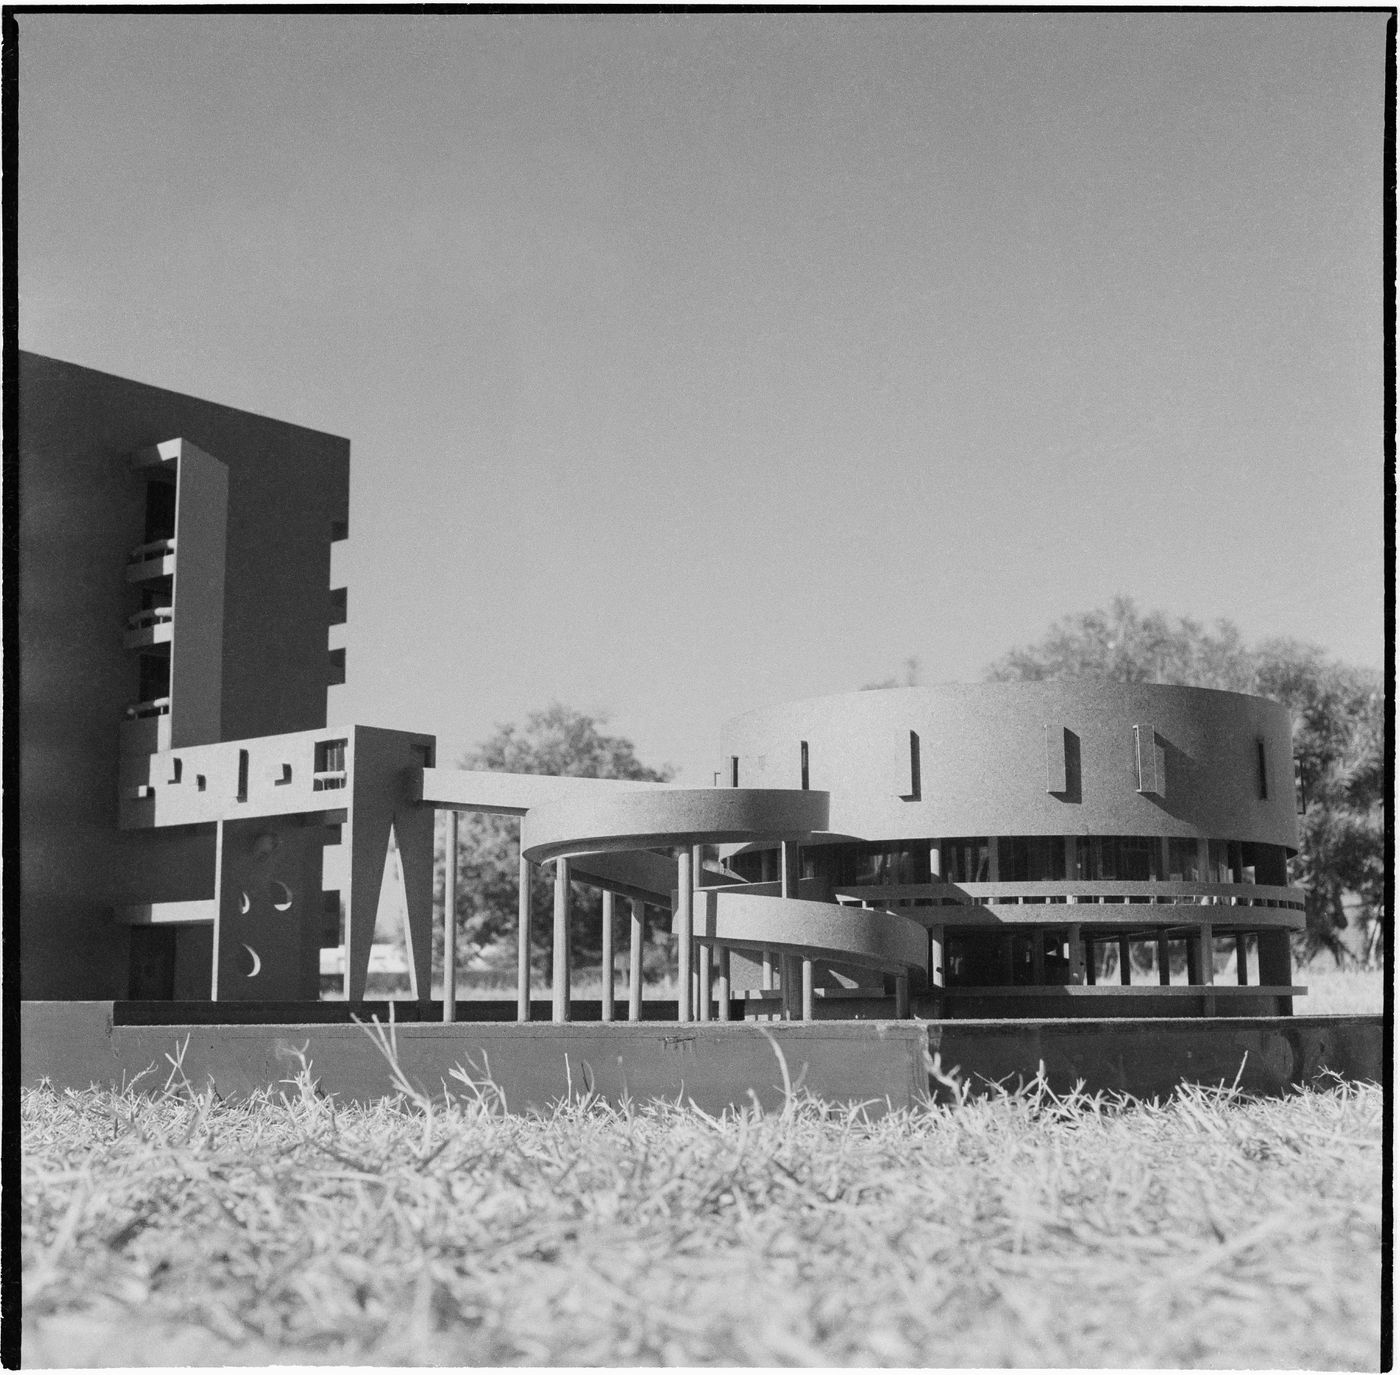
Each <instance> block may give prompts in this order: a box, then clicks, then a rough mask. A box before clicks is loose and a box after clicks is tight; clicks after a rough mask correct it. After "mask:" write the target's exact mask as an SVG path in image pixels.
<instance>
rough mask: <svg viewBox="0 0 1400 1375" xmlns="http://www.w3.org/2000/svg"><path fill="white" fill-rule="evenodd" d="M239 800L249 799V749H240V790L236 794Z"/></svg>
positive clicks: (236, 798)
mask: <svg viewBox="0 0 1400 1375" xmlns="http://www.w3.org/2000/svg"><path fill="white" fill-rule="evenodd" d="M234 796H235V800H236V801H238V802H246V801H247V800H248V751H247V750H239V751H238V792H237V793H236V794H235V795H234Z"/></svg>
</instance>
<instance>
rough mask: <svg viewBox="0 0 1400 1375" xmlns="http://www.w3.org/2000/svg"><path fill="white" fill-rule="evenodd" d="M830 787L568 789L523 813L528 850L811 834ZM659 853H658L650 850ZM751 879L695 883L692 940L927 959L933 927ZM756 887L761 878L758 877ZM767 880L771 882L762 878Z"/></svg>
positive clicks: (802, 954) (847, 961)
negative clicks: (782, 892)
mask: <svg viewBox="0 0 1400 1375" xmlns="http://www.w3.org/2000/svg"><path fill="white" fill-rule="evenodd" d="M828 804H829V795H828V794H827V793H825V792H818V791H813V790H805V789H804V790H797V789H778V788H668V789H665V790H656V791H646V792H643V791H621V790H619V791H618V792H617V793H615V794H612V795H608V796H598V795H592V796H580V797H561V798H558V799H556V800H551V801H547V802H545V803H543V804H541V805H539V806H536V807H532V808H531V809H530V810H529V811H528V812H527V813H526V814H525V816H524V818H523V820H522V831H521V850H522V853H523V854H524V856H525V857H526V858H527V859H529V860H531V861H532V862H534V863H545V862H548V861H550V860H555V859H569V860H571V861H577V862H578V863H579V865H580V866H581V867H582V868H586V867H587V865H588V864H589V862H590V859H592V858H593V857H597V856H603V855H615V854H621V853H626V852H634V853H646V852H649V851H651V850H653V849H654V848H656V847H660V846H692V845H714V844H732V843H753V842H769V843H772V842H780V841H794V840H795V841H799V842H800V841H804V840H810V839H811V838H812V837H813V836H815V835H818V834H821V833H823V832H825V830H826V825H827V817H828ZM653 858H654V857H653ZM747 886H748V885H743V884H737V885H732V886H723V887H706V886H702V887H697V888H696V889H695V890H694V895H693V896H694V928H693V931H694V938H695V940H696V941H697V942H698V943H699V944H701V945H709V946H712V947H714V948H723V949H729V950H735V951H741V952H746V953H753V954H755V955H758V954H767V955H777V956H782V955H788V956H794V957H799V958H802V959H809V960H818V961H822V962H824V963H829V964H833V965H840V966H850V967H854V968H857V969H860V970H865V971H869V972H872V973H876V974H894V975H896V976H900V975H908V974H913V975H915V976H916V981H917V979H918V978H919V977H921V976H922V975H923V973H924V972H925V971H926V970H927V967H928V950H929V946H928V933H927V932H926V931H925V930H924V928H923V927H922V926H921V925H920V924H919V923H918V922H915V921H913V920H911V919H910V918H908V917H906V916H902V915H900V914H899V913H896V912H891V911H882V910H879V909H874V908H862V907H852V906H845V905H842V904H840V903H835V902H817V901H812V900H810V899H806V898H799V897H779V896H775V895H773V894H772V892H771V889H770V890H768V891H764V892H760V893H752V892H747V891H745V889H746V887H747ZM753 886H755V887H757V886H759V885H753ZM764 887H765V888H766V887H767V886H766V885H764Z"/></svg>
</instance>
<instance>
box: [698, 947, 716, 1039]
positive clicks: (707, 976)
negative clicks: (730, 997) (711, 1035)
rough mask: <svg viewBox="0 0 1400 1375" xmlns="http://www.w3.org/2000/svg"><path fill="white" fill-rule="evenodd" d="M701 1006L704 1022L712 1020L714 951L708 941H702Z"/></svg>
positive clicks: (701, 1015) (699, 1010) (701, 1016)
mask: <svg viewBox="0 0 1400 1375" xmlns="http://www.w3.org/2000/svg"><path fill="white" fill-rule="evenodd" d="M699 946H700V960H699V964H700V1006H699V1008H698V1009H697V1011H698V1012H699V1014H700V1020H701V1021H702V1022H708V1021H709V1020H710V1008H711V1004H712V1003H713V1001H714V996H715V989H714V982H715V979H714V952H713V951H712V950H711V949H710V944H709V942H708V941H700V942H699Z"/></svg>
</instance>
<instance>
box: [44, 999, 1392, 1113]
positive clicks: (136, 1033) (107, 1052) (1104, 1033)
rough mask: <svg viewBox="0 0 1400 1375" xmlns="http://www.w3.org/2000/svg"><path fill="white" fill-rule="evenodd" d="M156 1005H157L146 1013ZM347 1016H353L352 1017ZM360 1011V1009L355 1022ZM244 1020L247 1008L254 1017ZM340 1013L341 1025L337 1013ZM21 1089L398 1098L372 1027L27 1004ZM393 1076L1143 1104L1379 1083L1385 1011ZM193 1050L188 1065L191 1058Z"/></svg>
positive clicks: (439, 1036) (867, 1036)
mask: <svg viewBox="0 0 1400 1375" xmlns="http://www.w3.org/2000/svg"><path fill="white" fill-rule="evenodd" d="M147 1006H149V1005H147ZM341 1006H342V1007H344V1005H343V1004H342V1005H341ZM347 1012H348V1010H347ZM243 1015H244V1016H245V1017H246V1016H247V1013H246V1012H245V1013H244V1014H243ZM341 1015H347V1014H346V1013H342V1014H341ZM20 1030H21V1048H20V1078H21V1083H22V1084H24V1085H26V1086H28V1085H36V1084H39V1083H40V1082H42V1081H48V1082H49V1083H50V1084H52V1085H54V1086H55V1087H58V1088H86V1087H88V1086H89V1085H92V1084H98V1085H101V1086H103V1087H112V1088H119V1087H120V1086H121V1085H122V1084H124V1083H130V1082H131V1081H132V1080H133V1079H135V1078H136V1076H137V1075H139V1074H141V1073H142V1072H143V1071H147V1070H148V1069H149V1070H150V1072H149V1073H147V1074H146V1075H145V1077H144V1078H143V1079H142V1081H141V1086H142V1087H143V1088H147V1087H148V1088H151V1089H157V1088H159V1087H160V1086H161V1085H163V1084H164V1083H165V1081H166V1078H167V1076H168V1074H169V1072H170V1069H171V1065H172V1061H173V1059H174V1057H176V1056H177V1054H178V1055H180V1058H181V1061H182V1065H183V1069H184V1073H185V1074H186V1075H187V1076H188V1078H189V1080H190V1082H191V1083H193V1084H195V1085H197V1086H200V1087H202V1086H203V1085H204V1084H206V1083H209V1082H212V1084H213V1085H214V1087H215V1089H216V1090H217V1091H218V1092H219V1093H220V1094H221V1095H222V1096H224V1097H226V1098H238V1097H241V1096H243V1095H245V1094H247V1093H249V1092H252V1091H255V1090H266V1089H273V1088H276V1087H277V1086H278V1085H279V1084H280V1083H281V1082H283V1081H284V1080H287V1079H290V1078H291V1077H292V1076H293V1075H294V1074H295V1073H296V1072H297V1070H298V1069H299V1067H300V1063H301V1061H300V1058H299V1052H300V1053H301V1054H304V1055H305V1057H306V1059H307V1061H309V1063H310V1065H311V1069H312V1073H313V1076H314V1078H315V1079H316V1080H317V1082H318V1084H319V1087H320V1090H321V1091H322V1092H323V1093H326V1094H331V1095H334V1096H335V1097H337V1098H339V1099H342V1100H347V1101H360V1102H364V1101H370V1100H373V1099H376V1098H380V1097H383V1096H385V1095H386V1094H391V1093H393V1092H394V1086H393V1082H392V1080H391V1077H390V1072H389V1067H388V1065H387V1064H386V1062H385V1059H384V1057H383V1055H382V1054H381V1052H380V1051H379V1049H378V1048H377V1047H376V1045H375V1042H374V1039H373V1037H372V1036H371V1035H370V1033H369V1031H367V1030H366V1029H365V1028H364V1027H363V1026H358V1025H355V1024H353V1023H347V1022H340V1023H335V1022H326V1021H310V1020H306V1021H291V1020H288V1021H285V1022H278V1023H267V1024H260V1023H250V1022H248V1021H246V1020H245V1021H242V1022H240V1023H237V1024H222V1025H221V1024H211V1023H208V1022H204V1021H202V1020H201V1021H199V1022H195V1021H193V1020H190V1021H186V1022H180V1023H168V1024H155V1023H154V1022H153V1021H152V1020H149V1019H148V1020H145V1021H144V1022H142V1023H140V1024H131V1023H130V1022H128V1021H127V1019H126V1016H125V1010H124V1008H123V1005H122V1004H113V1003H109V1002H103V1003H24V1004H22V1007H21V1026H20ZM394 1037H395V1041H396V1044H397V1053H398V1060H399V1064H400V1065H401V1067H402V1069H403V1071H404V1073H405V1074H406V1075H407V1076H408V1078H409V1080H410V1081H411V1082H412V1083H414V1084H415V1085H417V1086H418V1087H420V1088H421V1089H422V1090H424V1091H425V1092H428V1093H431V1094H441V1093H442V1092H443V1090H444V1088H447V1089H449V1090H451V1091H453V1092H464V1091H465V1089H464V1086H463V1085H462V1084H461V1082H460V1081H459V1080H458V1079H456V1078H454V1077H453V1074H452V1071H453V1070H454V1069H461V1070H464V1071H465V1072H466V1073H468V1074H469V1075H471V1076H472V1077H473V1078H475V1079H479V1080H480V1079H486V1078H489V1079H490V1080H491V1081H492V1082H493V1083H494V1084H495V1085H497V1087H498V1088H499V1089H500V1090H501V1091H502V1093H503V1094H504V1096H505V1100H506V1103H507V1105H508V1106H509V1107H510V1108H511V1109H513V1110H517V1111H524V1110H529V1109H545V1108H548V1107H549V1106H550V1105H551V1104H553V1103H556V1102H558V1101H559V1100H561V1099H565V1098H569V1097H578V1096H579V1095H581V1094H583V1093H586V1092H589V1091H592V1092H596V1093H598V1094H600V1095H601V1096H602V1097H604V1098H606V1099H607V1100H608V1101H610V1102H613V1103H616V1102H620V1101H622V1100H623V1099H624V1098H628V1097H630V1098H631V1099H633V1100H636V1101H646V1100H654V1099H669V1100H672V1101H675V1100H680V1101H682V1102H685V1101H690V1100H693V1101H694V1102H695V1103H696V1104H697V1105H698V1106H699V1107H701V1108H703V1109H705V1110H706V1111H707V1112H719V1111H721V1110H723V1109H724V1108H726V1107H729V1106H734V1105H747V1104H748V1103H750V1102H752V1101H753V1099H754V1097H757V1099H758V1101H759V1102H760V1103H762V1104H763V1106H764V1107H765V1108H775V1107H778V1106H780V1105H781V1103H782V1101H783V1066H784V1064H785V1065H786V1068H787V1072H788V1075H789V1076H790V1078H791V1081H792V1082H793V1083H794V1084H796V1085H800V1086H801V1087H802V1088H804V1089H807V1090H809V1091H810V1092H812V1093H813V1094H815V1095H817V1096H818V1097H820V1098H822V1099H825V1100H827V1101H830V1102H834V1103H852V1102H862V1103H868V1104H870V1105H871V1110H872V1111H875V1112H881V1111H884V1110H886V1109H887V1108H903V1107H909V1106H913V1105H915V1104H918V1103H921V1102H925V1101H927V1100H928V1099H929V1098H934V1099H935V1100H937V1099H940V1098H944V1097H946V1096H947V1094H948V1089H947V1087H946V1085H944V1084H943V1083H941V1082H940V1079H939V1078H938V1077H935V1076H934V1075H933V1074H932V1073H931V1071H932V1069H933V1065H934V1057H935V1056H936V1057H937V1063H938V1065H939V1066H940V1072H941V1074H944V1075H946V1074H948V1073H949V1072H950V1071H955V1072H956V1075H957V1077H958V1078H959V1079H962V1080H967V1081H970V1082H971V1083H972V1084H973V1086H974V1087H976V1088H983V1089H985V1088H986V1087H987V1086H988V1085H990V1084H993V1083H998V1082H1000V1083H1005V1084H1007V1085H1014V1084H1016V1083H1018V1082H1024V1081H1025V1080H1027V1079H1030V1078H1033V1077H1034V1076H1035V1074H1036V1071H1037V1068H1038V1067H1039V1066H1041V1065H1043V1066H1044V1069H1045V1074H1046V1077H1047V1079H1048V1080H1049V1082H1050V1084H1051V1086H1052V1087H1053V1088H1055V1089H1056V1090H1057V1091H1063V1090H1066V1089H1069V1088H1071V1087H1072V1086H1073V1085H1074V1084H1075V1083H1077V1082H1082V1083H1083V1084H1084V1086H1085V1087H1086V1088H1087V1089H1088V1090H1090V1091H1091V1092H1092V1091H1097V1090H1100V1089H1109V1090H1116V1091H1119V1092H1123V1093H1127V1094H1131V1095H1133V1096H1134V1097H1141V1098H1146V1097H1155V1096H1162V1095H1166V1094H1169V1093H1170V1092H1171V1091H1172V1090H1173V1089H1174V1088H1176V1087H1177V1086H1178V1085H1180V1084H1184V1083H1198V1084H1212V1085H1213V1084H1222V1083H1224V1084H1231V1083H1234V1082H1235V1081H1236V1079H1237V1078H1238V1081H1239V1084H1240V1086H1241V1088H1243V1089H1245V1090H1248V1091H1250V1092H1254V1093H1268V1094H1276V1093H1284V1092H1288V1091H1289V1090H1290V1089H1291V1088H1294V1087H1296V1086H1299V1085H1307V1084H1317V1083H1323V1082H1326V1081H1327V1077H1328V1076H1329V1075H1338V1076H1340V1077H1341V1078H1343V1079H1348V1080H1374V1081H1376V1082H1379V1081H1380V1080H1381V1078H1382V1074H1383V1068H1384V1055H1385V1036H1384V1028H1383V1024H1382V1019H1381V1018H1380V1017H1379V1016H1375V1017H1354V1016H1348V1017H1241V1018H1227V1017H1216V1018H1198V1019H1191V1020H1182V1019H1179V1018H1161V1019H1132V1020H1129V1019H1093V1020H1090V1019H1086V1018H1076V1019H1065V1020H1058V1021H1031V1020H1020V1019H1018V1020H996V1021H970V1020H958V1021H942V1022H921V1021H887V1022H807V1023H794V1022H786V1023H784V1022H773V1023H759V1022H731V1023H695V1022H690V1023H685V1024H681V1023H677V1022H644V1023H640V1024H628V1023H591V1024H590V1023H583V1024H572V1025H568V1026H557V1025H554V1024H552V1023H548V1022H540V1023H526V1024H523V1025H522V1024H517V1023H510V1022H475V1023H456V1024H453V1025H444V1024H442V1023H440V1022H437V1023H434V1022H426V1021H419V1022H400V1023H398V1024H397V1026H396V1027H395V1030H394ZM182 1047H183V1053H182V1054H181V1048H182Z"/></svg>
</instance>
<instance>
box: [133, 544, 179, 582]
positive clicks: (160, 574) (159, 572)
mask: <svg viewBox="0 0 1400 1375" xmlns="http://www.w3.org/2000/svg"><path fill="white" fill-rule="evenodd" d="M174 573H175V541H174V540H173V539H156V540H150V541H148V542H147V543H145V544H138V545H137V546H136V548H135V549H133V550H132V551H131V553H129V554H128V555H127V556H126V580H127V582H144V581H146V579H148V578H169V577H173V576H174Z"/></svg>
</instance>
